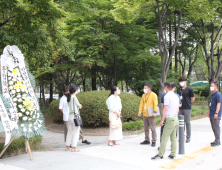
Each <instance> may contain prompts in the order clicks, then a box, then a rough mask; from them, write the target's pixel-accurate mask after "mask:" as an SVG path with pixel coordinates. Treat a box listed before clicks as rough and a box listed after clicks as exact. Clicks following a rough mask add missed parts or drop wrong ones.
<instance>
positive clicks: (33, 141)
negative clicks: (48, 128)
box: [0, 135, 42, 156]
mask: <svg viewBox="0 0 222 170" xmlns="http://www.w3.org/2000/svg"><path fill="white" fill-rule="evenodd" d="M40 143H42V136H41V135H36V136H34V137H32V138H29V145H30V148H31V149H38V148H39V144H40ZM3 147H4V143H0V151H2V149H3ZM24 151H25V137H24V136H21V137H19V138H17V139H14V140H13V141H12V143H11V144H10V145H9V147H8V148H7V150H6V151H5V152H4V154H3V156H4V155H10V154H17V153H19V152H24Z"/></svg>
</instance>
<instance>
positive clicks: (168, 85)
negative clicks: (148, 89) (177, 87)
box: [164, 81, 173, 90]
mask: <svg viewBox="0 0 222 170" xmlns="http://www.w3.org/2000/svg"><path fill="white" fill-rule="evenodd" d="M164 87H167V88H168V89H170V90H172V89H173V88H172V83H171V82H169V81H167V82H165V83H164Z"/></svg>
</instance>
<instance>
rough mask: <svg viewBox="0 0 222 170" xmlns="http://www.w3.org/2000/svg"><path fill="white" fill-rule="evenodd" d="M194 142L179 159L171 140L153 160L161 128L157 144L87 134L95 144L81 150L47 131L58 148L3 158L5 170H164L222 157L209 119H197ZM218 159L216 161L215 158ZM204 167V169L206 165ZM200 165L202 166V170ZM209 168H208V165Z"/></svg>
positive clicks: (45, 140)
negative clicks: (110, 143) (171, 156)
mask: <svg viewBox="0 0 222 170" xmlns="http://www.w3.org/2000/svg"><path fill="white" fill-rule="evenodd" d="M191 126H192V137H191V142H190V143H188V144H185V147H186V148H185V155H177V156H176V158H177V159H176V160H170V159H168V155H169V154H170V141H169V143H168V145H167V149H166V153H165V155H164V159H163V160H158V161H151V157H152V156H155V155H156V154H157V147H158V146H159V134H160V128H159V127H158V128H157V132H158V141H157V146H156V147H154V148H153V147H151V146H150V145H145V146H144V145H140V144H139V143H140V142H141V141H143V140H144V133H142V134H140V135H134V136H124V139H123V140H121V141H119V142H120V145H119V146H114V147H110V146H108V145H107V140H108V136H87V137H86V138H87V139H88V140H89V141H91V142H92V144H91V145H85V144H82V143H81V141H79V144H78V149H80V150H81V152H80V153H72V152H70V151H64V146H65V143H64V142H63V134H61V133H54V132H49V131H48V132H47V133H46V135H45V136H44V137H43V144H44V145H47V146H50V147H53V148H55V151H47V152H34V153H33V158H34V160H33V161H30V159H29V155H28V154H26V155H19V156H15V157H10V158H5V159H1V160H0V169H1V170H14V169H16V170H20V169H27V170H29V169H31V170H37V169H41V170H51V169H52V170H60V169H62V170H64V169H65V170H66V169H71V168H73V169H75V170H104V169H106V170H109V169H110V170H111V169H112V170H113V169H116V170H137V169H138V170H143V169H144V170H145V169H146V170H147V169H150V170H160V169H162V170H164V169H181V170H182V169H192V170H199V169H200V168H201V166H203V167H207V166H204V164H207V165H209V164H211V160H212V162H214V161H213V160H214V158H217V160H218V159H219V158H221V157H220V156H221V155H222V147H221V146H220V147H216V148H212V147H209V144H210V142H212V141H213V140H214V135H213V132H212V129H211V126H210V122H209V119H208V118H203V119H199V120H194V121H192V123H191ZM215 162H216V161H215ZM203 167H202V168H203ZM208 167H209V168H210V169H211V170H214V169H215V170H216V169H219V168H222V163H221V167H220V164H219V163H218V164H216V163H215V164H211V165H209V166H208ZM198 168H199V169H198ZM204 169H206V168H204Z"/></svg>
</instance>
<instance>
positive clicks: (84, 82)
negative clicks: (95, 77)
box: [82, 78, 93, 92]
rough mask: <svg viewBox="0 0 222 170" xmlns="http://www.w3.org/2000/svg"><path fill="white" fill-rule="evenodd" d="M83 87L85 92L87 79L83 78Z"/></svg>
mask: <svg viewBox="0 0 222 170" xmlns="http://www.w3.org/2000/svg"><path fill="white" fill-rule="evenodd" d="M82 86H83V91H84V92H85V91H86V79H85V78H83V80H82ZM92 90H93V89H92Z"/></svg>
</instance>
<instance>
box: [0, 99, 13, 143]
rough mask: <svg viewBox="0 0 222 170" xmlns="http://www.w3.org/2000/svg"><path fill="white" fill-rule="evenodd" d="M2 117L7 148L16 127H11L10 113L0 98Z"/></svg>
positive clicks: (0, 115) (0, 113) (0, 114)
mask: <svg viewBox="0 0 222 170" xmlns="http://www.w3.org/2000/svg"><path fill="white" fill-rule="evenodd" d="M0 117H1V121H2V125H3V127H4V130H5V146H6V145H7V144H8V143H9V141H10V139H11V131H12V130H13V129H14V127H12V126H11V121H10V119H9V116H8V113H7V111H6V109H5V106H4V104H3V102H2V99H1V98H0Z"/></svg>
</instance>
